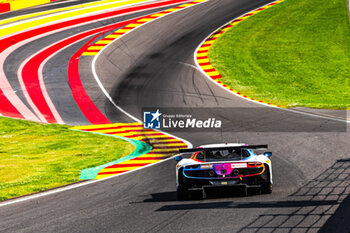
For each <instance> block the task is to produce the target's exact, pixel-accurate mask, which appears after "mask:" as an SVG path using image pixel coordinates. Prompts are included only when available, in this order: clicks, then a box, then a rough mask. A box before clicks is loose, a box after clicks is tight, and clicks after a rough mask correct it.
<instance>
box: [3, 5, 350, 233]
mask: <svg viewBox="0 0 350 233" xmlns="http://www.w3.org/2000/svg"><path fill="white" fill-rule="evenodd" d="M266 2H267V1H256V0H212V1H209V2H206V3H203V4H201V5H198V6H196V7H191V8H188V9H185V10H183V11H181V12H178V13H176V14H172V15H168V16H166V17H164V18H162V19H159V20H156V21H154V22H151V23H149V24H147V25H144V26H142V27H141V28H139V29H136V30H135V31H133V32H132V33H129V34H128V35H126V36H125V37H124V38H123V39H122V41H117V42H116V43H115V44H113V45H111V46H109V47H108V48H107V49H106V50H105V52H104V53H103V55H102V56H101V57H99V59H98V60H97V64H96V65H97V66H96V68H97V72H98V74H99V77H100V78H101V81H102V83H103V84H104V86H105V88H106V89H107V90H108V91H109V93H110V95H111V96H112V97H113V99H114V101H115V102H116V103H117V104H118V105H119V106H121V107H122V108H124V109H125V110H127V111H128V112H130V113H132V114H133V115H135V116H137V117H139V116H140V109H141V108H142V107H188V108H191V109H193V111H195V108H196V107H225V108H233V109H234V108H236V107H244V108H253V109H255V108H258V107H259V108H260V107H261V106H260V105H257V104H255V103H251V102H247V101H246V100H243V99H240V98H238V97H235V96H233V95H232V94H229V93H226V92H224V91H223V90H222V89H221V88H219V87H217V86H216V85H215V84H213V83H212V82H210V81H208V80H207V79H206V78H205V77H204V76H203V74H202V73H201V72H199V71H198V70H197V69H196V68H194V67H193V65H194V61H193V53H194V51H195V49H196V47H197V46H198V45H199V43H200V42H201V41H202V40H203V39H204V38H205V37H206V36H207V35H208V34H210V33H211V32H212V31H214V30H215V29H216V28H217V27H219V26H220V25H222V24H224V23H225V22H227V21H228V20H230V19H232V18H234V17H237V16H239V15H240V14H242V13H244V12H246V11H248V10H251V9H254V8H256V7H257V6H260V5H262V4H264V3H266ZM113 64H118V67H116V66H115V65H113ZM91 94H92V95H94V93H91ZM96 95H97V93H96ZM93 98H94V97H93ZM99 107H100V108H104V109H105V111H106V113H107V115H108V118H109V119H111V120H112V121H118V120H121V119H122V120H125V116H123V115H122V114H121V113H120V112H118V111H117V110H116V109H115V108H114V107H113V106H112V105H111V104H110V103H109V102H105V103H104V106H99ZM208 114H209V115H212V116H213V117H215V118H217V119H224V118H227V119H229V120H230V119H231V117H235V118H234V119H235V121H238V122H233V124H237V125H238V126H239V127H240V128H241V130H240V131H242V132H237V131H236V132H233V131H230V130H225V131H224V132H210V133H208V132H175V133H174V134H176V135H177V136H179V137H182V138H185V139H187V140H189V141H191V142H192V143H193V144H194V145H195V146H197V145H200V144H206V143H215V142H222V141H227V142H236V141H237V140H239V141H241V142H246V143H250V144H260V143H267V144H269V147H270V149H271V151H272V152H273V153H274V154H273V157H272V162H273V176H274V183H275V184H274V191H273V193H272V194H270V195H252V196H248V197H244V198H242V197H231V198H220V197H218V198H214V199H205V200H192V201H185V202H178V201H176V194H175V161H172V160H170V161H167V162H164V163H161V164H157V165H155V166H152V167H149V168H146V169H143V170H140V171H136V172H133V173H131V174H127V175H122V176H120V177H116V178H112V179H109V180H106V181H102V182H98V183H95V184H91V185H88V186H84V187H80V188H77V189H73V190H69V191H65V192H61V193H57V194H53V195H49V196H46V197H42V198H39V199H34V200H31V201H25V202H22V203H17V204H12V205H9V206H4V207H0V219H1V221H0V231H1V232H272V231H275V232H317V231H319V230H322V231H325V232H348V229H349V228H347V227H348V225H349V223H348V222H347V221H345V220H344V219H349V218H348V217H347V215H349V211H347V209H348V208H349V201H348V196H349V193H350V190H349V187H350V183H349V182H350V181H349V180H350V179H349V178H350V177H349V175H350V171H349V167H350V166H349V159H350V155H349V151H350V150H349V149H350V148H349V143H348V142H349V140H350V135H349V133H347V132H341V131H342V129H343V128H342V127H345V125H341V124H339V123H336V122H334V121H330V120H324V119H318V118H314V117H309V116H305V115H300V114H296V113H290V112H285V111H282V110H279V109H273V110H271V112H269V114H263V115H261V116H260V118H261V119H259V118H250V120H249V119H248V118H249V117H254V116H252V115H249V114H251V113H250V111H248V113H244V112H243V113H242V116H244V117H242V118H244V119H240V118H237V115H234V114H233V115H230V114H228V115H226V114H225V115H224V116H223V115H222V114H221V113H220V112H217V111H211V110H210V109H209V110H208ZM245 114H248V115H245ZM227 119H226V121H227ZM253 119H254V120H253ZM231 120H232V119H231ZM256 120H260V122H259V123H260V124H264V125H263V126H264V127H263V128H259V127H260V126H259V125H260V124H258V123H257V122H256ZM248 123H249V124H248ZM251 124H253V126H252V125H251ZM232 127H234V126H232ZM252 127H253V128H252ZM232 129H233V128H232ZM286 129H287V130H286ZM293 129H297V130H293ZM337 131H339V132H337ZM338 207H339V208H338ZM344 215H345V216H344Z"/></svg>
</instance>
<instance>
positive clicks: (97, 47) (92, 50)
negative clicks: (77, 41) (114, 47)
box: [82, 0, 207, 56]
mask: <svg viewBox="0 0 350 233" xmlns="http://www.w3.org/2000/svg"><path fill="white" fill-rule="evenodd" d="M205 1H207V0H196V1H193V2H190V3H186V4H182V5H180V6H177V7H174V8H171V9H167V10H164V11H162V12H158V13H155V14H152V15H148V16H145V17H142V18H141V19H138V20H137V21H136V22H135V23H132V24H128V25H126V26H125V27H123V28H121V29H118V30H116V31H115V32H113V33H112V34H110V35H108V36H107V37H105V38H103V39H102V40H100V41H97V42H96V43H94V44H92V45H91V46H89V47H88V48H87V51H86V52H84V53H83V54H82V55H83V56H95V55H97V54H98V53H99V52H100V51H101V50H102V49H103V48H104V47H105V46H106V45H108V44H109V43H111V42H113V41H114V40H116V39H118V38H119V37H121V36H122V35H124V34H126V33H128V32H130V31H131V30H133V29H135V28H137V27H139V26H141V25H142V24H145V23H147V22H149V21H151V20H154V19H157V18H159V17H162V16H164V15H167V14H169V13H172V12H175V11H178V10H181V9H184V8H186V7H190V6H193V5H196V4H198V3H201V2H205Z"/></svg>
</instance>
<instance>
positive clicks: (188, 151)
mask: <svg viewBox="0 0 350 233" xmlns="http://www.w3.org/2000/svg"><path fill="white" fill-rule="evenodd" d="M267 148H268V145H251V146H227V147H207V148H191V149H179V153H190V152H198V151H214V150H238V149H267Z"/></svg>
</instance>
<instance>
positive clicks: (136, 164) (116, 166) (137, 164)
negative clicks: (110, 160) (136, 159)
mask: <svg viewBox="0 0 350 233" xmlns="http://www.w3.org/2000/svg"><path fill="white" fill-rule="evenodd" d="M132 160H133V159H132ZM149 164H151V163H135V164H132V163H130V164H129V163H128V164H115V165H112V166H109V167H107V168H121V167H141V166H146V165H149Z"/></svg>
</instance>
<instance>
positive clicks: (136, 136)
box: [72, 122, 188, 179]
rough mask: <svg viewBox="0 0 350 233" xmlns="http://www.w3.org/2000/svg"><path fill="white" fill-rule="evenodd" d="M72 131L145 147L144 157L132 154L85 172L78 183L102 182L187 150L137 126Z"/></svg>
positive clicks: (98, 127) (114, 125) (164, 136)
mask: <svg viewBox="0 0 350 233" xmlns="http://www.w3.org/2000/svg"><path fill="white" fill-rule="evenodd" d="M72 129H74V130H81V131H85V132H91V133H98V134H102V135H109V136H114V137H118V138H123V139H125V140H131V141H130V142H131V143H132V144H134V145H135V143H137V142H138V143H142V144H146V145H148V147H149V150H148V151H147V152H145V153H133V154H131V155H129V156H127V158H126V159H125V158H122V159H119V160H116V161H114V162H111V163H108V164H105V165H101V166H98V167H95V168H89V169H85V170H83V171H82V173H81V176H80V179H102V178H106V177H108V176H114V175H116V174H121V173H124V172H128V171H131V170H135V169H139V168H141V167H144V166H148V165H150V164H153V163H158V162H161V161H163V160H165V159H168V158H169V157H171V156H173V155H174V154H177V153H178V149H185V148H188V145H187V144H186V143H185V142H183V141H182V140H180V139H176V138H173V137H170V136H168V135H166V134H164V133H161V132H158V131H155V130H153V129H144V128H143V125H142V124H140V123H138V122H136V123H115V124H105V125H94V126H77V127H74V128H72ZM126 129H127V130H126Z"/></svg>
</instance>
